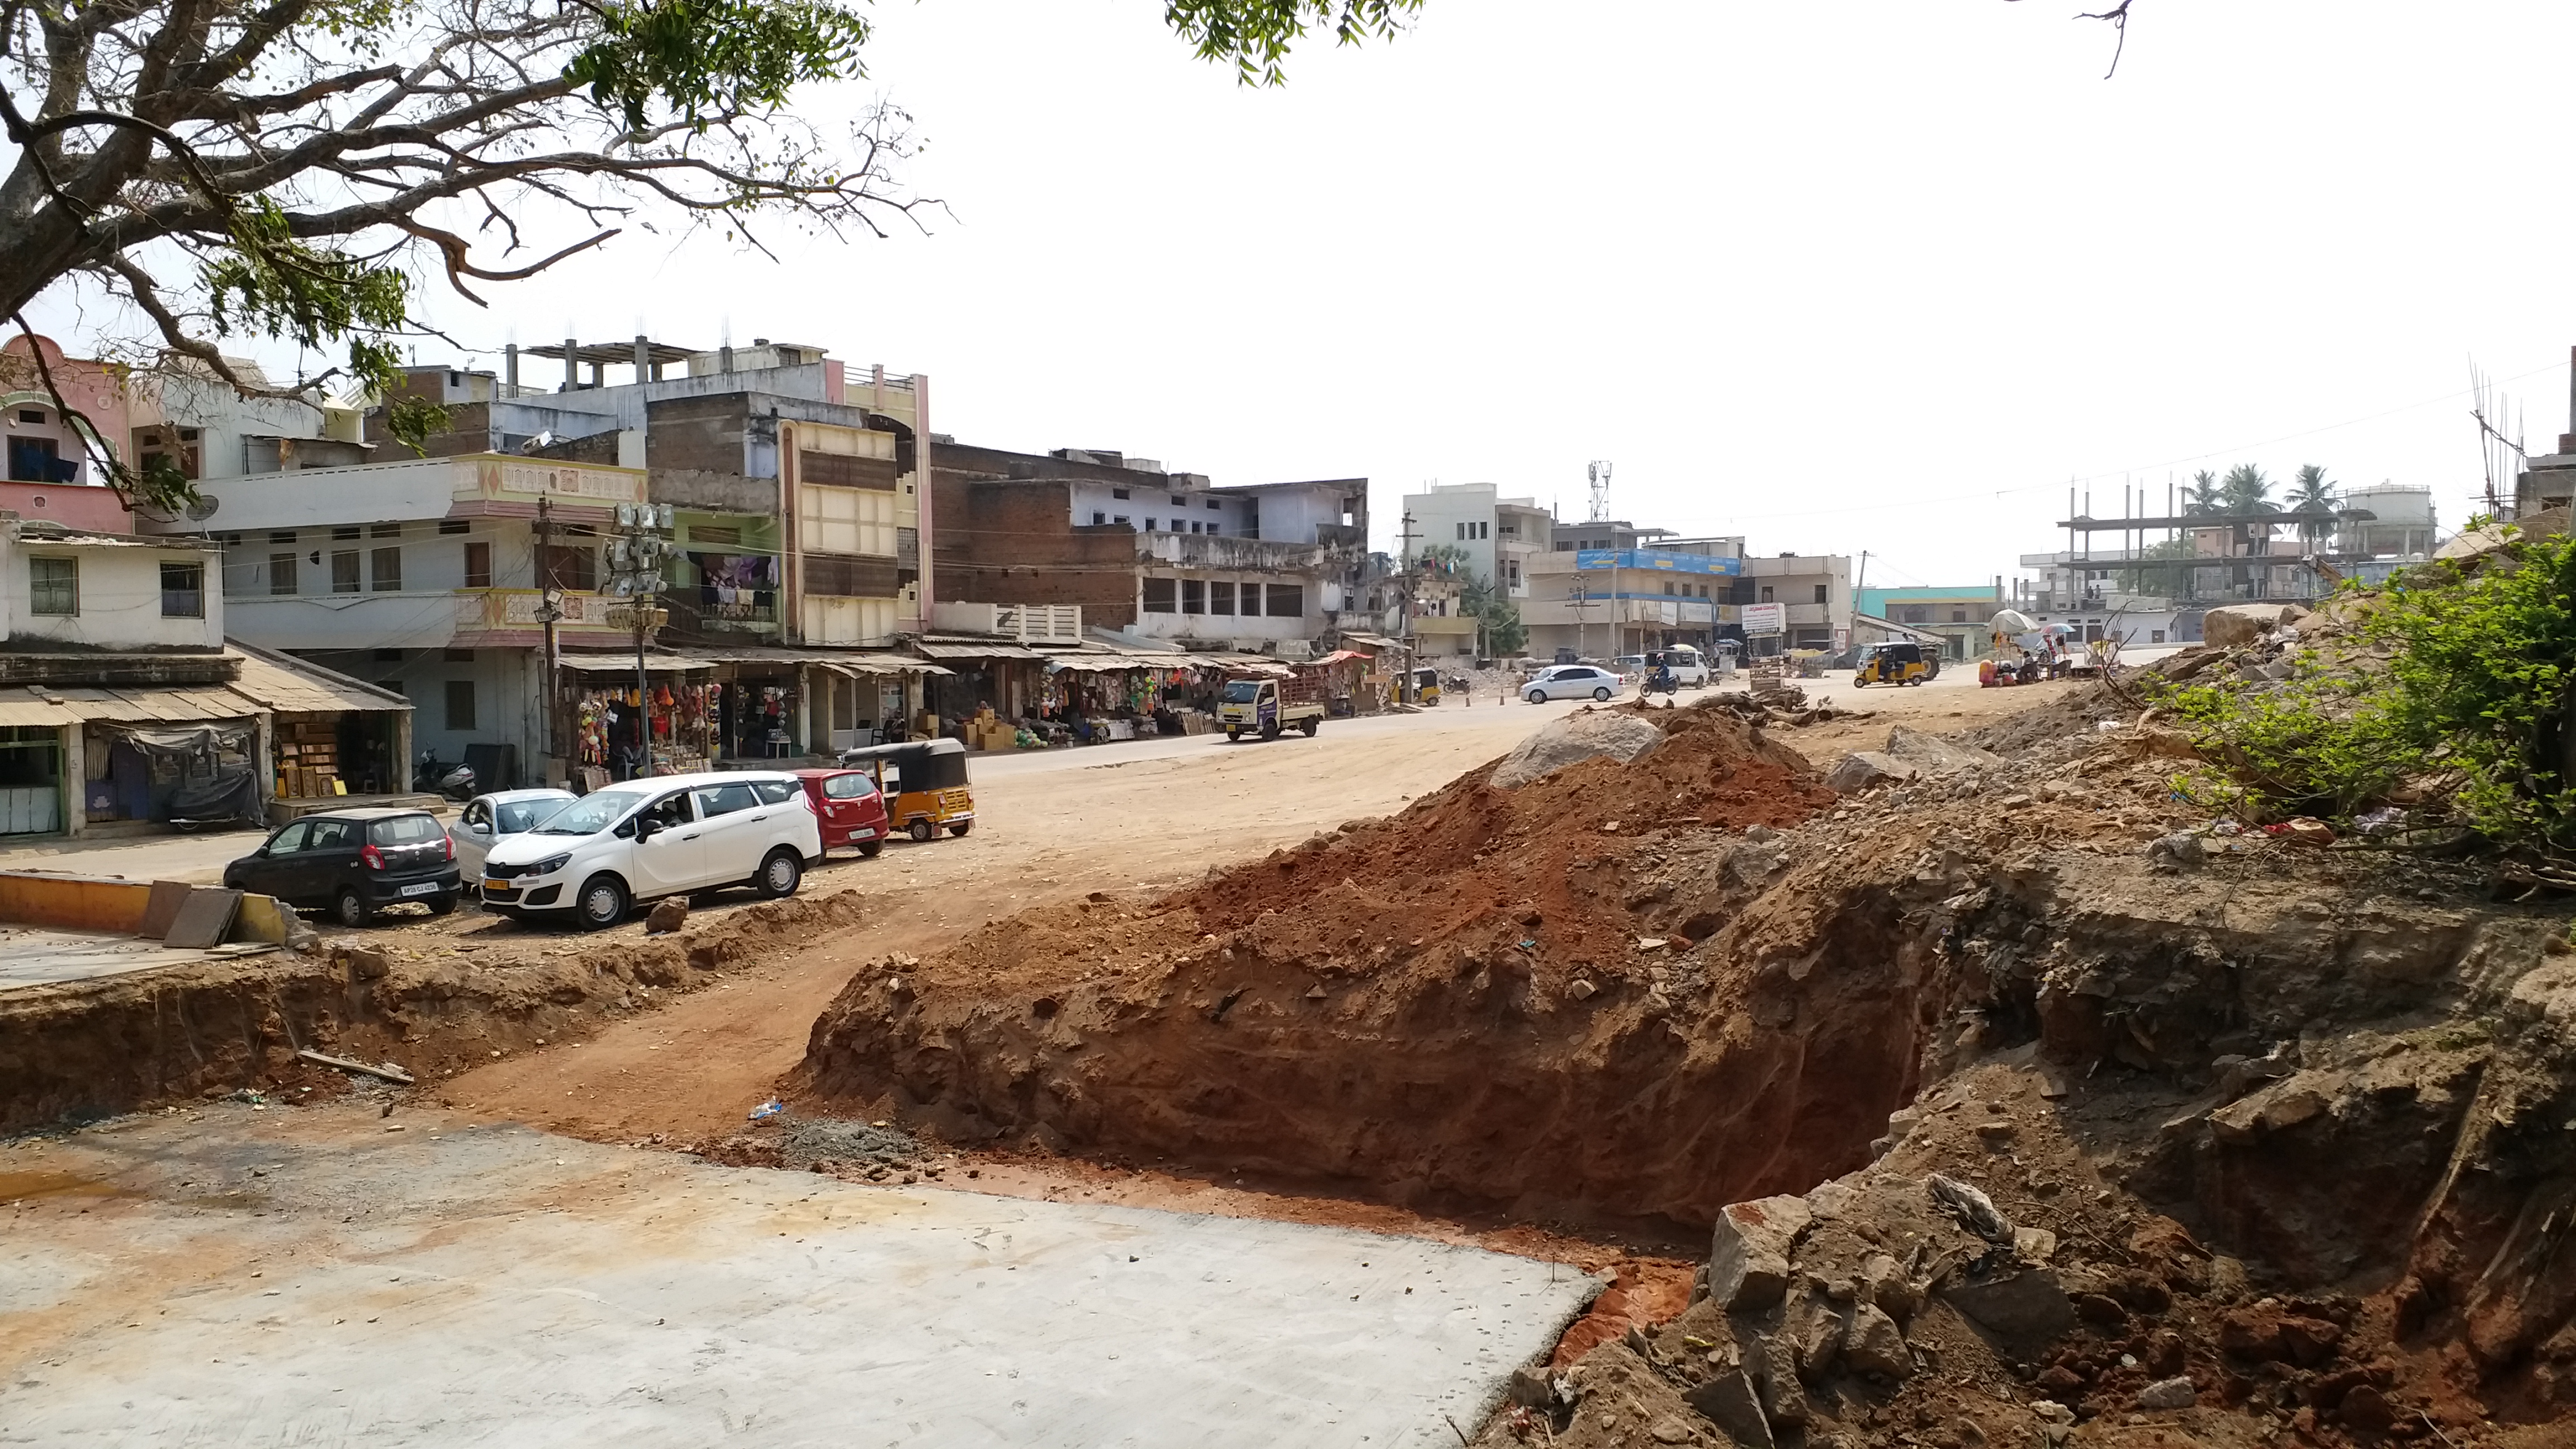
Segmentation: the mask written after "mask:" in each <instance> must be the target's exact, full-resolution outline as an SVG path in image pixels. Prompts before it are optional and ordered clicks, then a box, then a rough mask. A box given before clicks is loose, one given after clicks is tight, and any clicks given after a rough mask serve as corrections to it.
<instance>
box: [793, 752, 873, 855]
mask: <svg viewBox="0 0 2576 1449" xmlns="http://www.w3.org/2000/svg"><path fill="white" fill-rule="evenodd" d="M796 778H797V779H799V780H802V781H804V782H805V798H806V799H807V800H808V801H810V802H812V804H813V806H814V813H815V815H816V816H818V817H820V818H821V820H822V822H823V853H824V854H825V855H829V854H831V853H832V847H833V846H836V845H852V846H856V847H858V851H859V854H861V855H863V856H867V857H869V858H871V859H873V858H875V856H876V853H877V852H878V851H881V850H883V849H885V842H886V837H887V836H889V835H892V834H893V833H894V824H893V822H892V821H890V820H889V819H887V818H886V802H885V792H884V791H882V790H879V789H878V788H877V780H876V776H875V775H874V774H873V773H871V772H869V771H866V770H798V771H797V772H796Z"/></svg>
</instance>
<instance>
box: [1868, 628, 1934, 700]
mask: <svg viewBox="0 0 2576 1449" xmlns="http://www.w3.org/2000/svg"><path fill="white" fill-rule="evenodd" d="M1930 677H1931V670H1930V668H1929V667H1928V666H1926V665H1925V664H1924V662H1923V646H1922V645H1920V644H1917V643H1914V642H1913V641H1911V640H1906V641H1903V642H1900V643H1894V644H1881V645H1879V646H1878V647H1877V648H1875V649H1872V650H1871V651H1869V657H1868V658H1867V659H1864V660H1862V661H1861V666H1860V671H1859V672H1858V673H1856V674H1854V675H1853V676H1852V688H1854V689H1859V688H1862V687H1864V686H1867V685H1872V684H1921V683H1922V682H1923V681H1924V680H1926V679H1928V678H1930Z"/></svg>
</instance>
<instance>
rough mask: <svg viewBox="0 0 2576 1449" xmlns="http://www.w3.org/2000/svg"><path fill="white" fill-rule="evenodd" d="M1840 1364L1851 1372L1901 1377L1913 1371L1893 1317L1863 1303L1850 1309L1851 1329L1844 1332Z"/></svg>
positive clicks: (1882, 1376)
mask: <svg viewBox="0 0 2576 1449" xmlns="http://www.w3.org/2000/svg"><path fill="white" fill-rule="evenodd" d="M1843 1364H1844V1366H1845V1367H1847V1368H1849V1369H1850V1370H1851V1371H1852V1372H1854V1373H1860V1374H1869V1375H1872V1376H1873V1377H1876V1378H1882V1379H1903V1378H1906V1377H1908V1376H1910V1375H1912V1374H1913V1372H1914V1354H1913V1352H1912V1351H1911V1350H1909V1349H1907V1348H1906V1346H1905V1331H1904V1330H1903V1329H1900V1328H1898V1327H1897V1326H1896V1320H1895V1319H1893V1318H1890V1317H1888V1316H1887V1315H1886V1314H1884V1313H1881V1312H1880V1311H1879V1310H1878V1309H1877V1308H1876V1307H1874V1306H1872V1305H1870V1304H1867V1303H1864V1304H1862V1305H1861V1306H1860V1307H1858V1308H1855V1309H1853V1310H1852V1319H1851V1330H1850V1332H1848V1333H1846V1334H1844V1335H1843Z"/></svg>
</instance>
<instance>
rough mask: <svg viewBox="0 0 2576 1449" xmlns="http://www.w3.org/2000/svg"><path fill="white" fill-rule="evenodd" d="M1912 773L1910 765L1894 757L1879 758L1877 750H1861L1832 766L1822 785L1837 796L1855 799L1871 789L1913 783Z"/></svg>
mask: <svg viewBox="0 0 2576 1449" xmlns="http://www.w3.org/2000/svg"><path fill="white" fill-rule="evenodd" d="M1915 773H1916V771H1915V769H1914V767H1913V766H1912V765H1909V764H1907V763H1905V762H1904V761H1903V760H1900V759H1898V758H1896V757H1895V756H1894V755H1888V754H1881V753H1880V752H1878V751H1877V750H1860V751H1857V752H1855V753H1853V754H1848V755H1845V756H1843V758H1842V762H1841V763H1840V764H1837V765H1835V766H1834V768H1833V772H1832V773H1831V774H1828V775H1827V776H1825V783H1826V784H1827V785H1829V786H1831V787H1832V788H1833V789H1834V791H1835V793H1837V794H1842V795H1857V794H1859V793H1860V792H1861V791H1863V790H1866V789H1869V788H1870V787H1872V786H1874V785H1898V784H1903V783H1904V782H1905V781H1907V780H1911V779H1913V778H1914V776H1915Z"/></svg>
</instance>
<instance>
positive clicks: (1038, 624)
mask: <svg viewBox="0 0 2576 1449" xmlns="http://www.w3.org/2000/svg"><path fill="white" fill-rule="evenodd" d="M930 625H931V627H932V628H934V629H938V630H941V631H942V632H946V633H956V634H983V635H990V636H992V637H995V638H1001V639H1015V640H1018V641H1019V642H1021V643H1023V644H1031V643H1046V644H1079V643H1081V642H1082V606H1081V605H1080V604H969V603H938V604H933V605H932V606H931V614H930Z"/></svg>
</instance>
